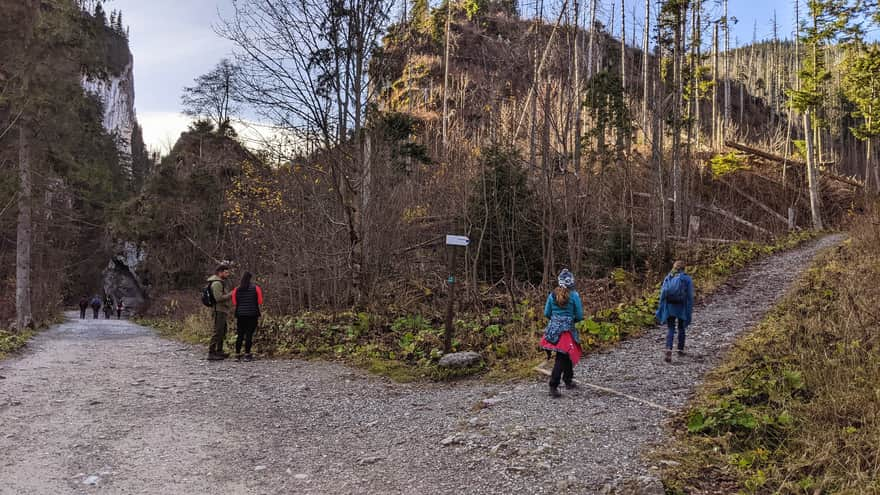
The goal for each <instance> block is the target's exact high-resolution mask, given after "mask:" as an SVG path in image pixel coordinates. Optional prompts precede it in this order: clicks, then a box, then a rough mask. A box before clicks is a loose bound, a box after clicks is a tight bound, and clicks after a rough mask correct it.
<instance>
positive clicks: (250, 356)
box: [244, 353, 254, 362]
mask: <svg viewBox="0 0 880 495" xmlns="http://www.w3.org/2000/svg"><path fill="white" fill-rule="evenodd" d="M244 360H245V361H247V362H250V361H253V360H254V356H252V355H251V354H250V353H247V354H245V355H244Z"/></svg>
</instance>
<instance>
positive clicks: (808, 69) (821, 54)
mask: <svg viewBox="0 0 880 495" xmlns="http://www.w3.org/2000/svg"><path fill="white" fill-rule="evenodd" d="M807 9H808V15H809V21H808V23H807V24H806V26H805V27H804V29H803V33H804V34H803V37H802V39H801V41H802V42H803V43H804V45H805V46H806V49H807V56H806V58H805V60H804V68H803V70H802V71H801V72H800V81H801V86H800V89H798V90H793V91H789V94H790V95H791V99H792V105H793V106H794V107H795V108H796V109H797V110H798V111H800V112H801V113H802V114H803V119H804V137H805V141H806V148H807V157H806V158H807V180H808V185H809V188H810V191H809V192H810V212H811V215H812V219H813V228H815V229H822V228H823V222H822V212H821V209H822V206H821V198H820V196H819V177H818V169H819V165H818V163H817V162H818V159H817V153H816V149H815V142H814V132H813V131H814V126H815V122H814V120H815V117H816V113H817V112H818V111H819V110H820V108H821V106H822V104H823V103H824V86H825V84H826V83H827V81H828V80H830V78H831V73H830V72H829V71H828V68H827V65H826V60H825V54H826V49H827V47H828V45H829V43H831V42H833V41H834V40H835V39H837V37H838V36H839V35H840V34H841V33H842V32H843V31H844V30H845V28H846V27H847V26H848V24H849V10H848V7H847V4H846V1H845V0H809V1H808V2H807Z"/></svg>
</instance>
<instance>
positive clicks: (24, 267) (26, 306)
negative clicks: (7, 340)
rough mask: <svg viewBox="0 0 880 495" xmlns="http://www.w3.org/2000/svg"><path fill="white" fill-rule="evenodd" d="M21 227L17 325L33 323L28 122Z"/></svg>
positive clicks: (21, 149) (21, 151) (23, 137)
mask: <svg viewBox="0 0 880 495" xmlns="http://www.w3.org/2000/svg"><path fill="white" fill-rule="evenodd" d="M18 134H19V143H18V162H19V163H18V165H19V166H18V178H19V192H18V228H17V233H16V251H15V264H16V266H15V328H16V330H18V331H22V330H24V329H25V328H29V327H32V326H33V321H34V318H33V311H32V308H31V248H32V242H33V238H32V236H33V211H32V209H31V208H32V200H33V184H32V182H31V147H30V146H31V145H30V136H29V135H28V128H27V125H26V124H25V123H24V121H22V122H21V123H19V127H18Z"/></svg>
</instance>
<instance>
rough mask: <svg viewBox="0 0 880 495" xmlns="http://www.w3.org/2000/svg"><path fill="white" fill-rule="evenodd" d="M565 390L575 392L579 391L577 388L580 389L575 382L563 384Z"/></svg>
mask: <svg viewBox="0 0 880 495" xmlns="http://www.w3.org/2000/svg"><path fill="white" fill-rule="evenodd" d="M565 388H567V389H569V390H577V389H579V388H581V387H580V386H579V385H578V384H577V383H575V382H571V383H566V384H565Z"/></svg>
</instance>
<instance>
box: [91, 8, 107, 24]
mask: <svg viewBox="0 0 880 495" xmlns="http://www.w3.org/2000/svg"><path fill="white" fill-rule="evenodd" d="M93 17H94V18H95V19H96V20H97V21H98V22H100V23H101V25H102V26H106V25H107V14H106V13H105V12H104V6H103V5H101V2H98V3H96V4H95V12H94V14H93Z"/></svg>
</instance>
